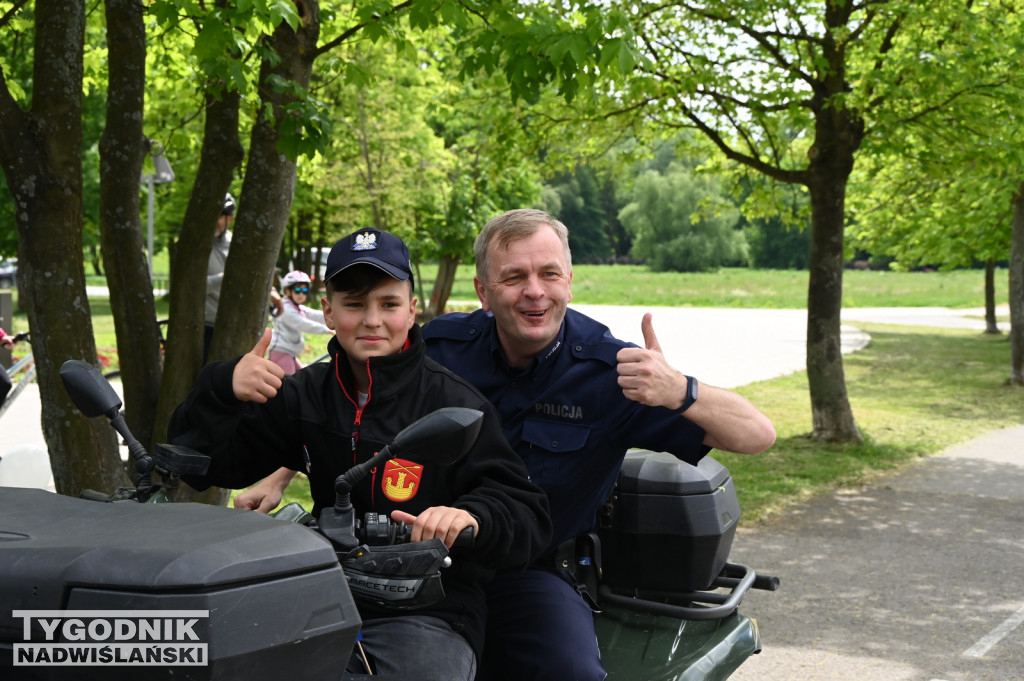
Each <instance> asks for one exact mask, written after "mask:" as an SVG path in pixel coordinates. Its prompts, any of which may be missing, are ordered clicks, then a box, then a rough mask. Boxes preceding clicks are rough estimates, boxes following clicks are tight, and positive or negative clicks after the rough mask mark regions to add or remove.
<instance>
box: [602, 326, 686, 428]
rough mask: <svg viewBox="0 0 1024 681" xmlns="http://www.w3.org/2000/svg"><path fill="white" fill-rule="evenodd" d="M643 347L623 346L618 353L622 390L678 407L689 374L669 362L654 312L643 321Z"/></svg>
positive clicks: (639, 398) (646, 401)
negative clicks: (655, 324)
mask: <svg viewBox="0 0 1024 681" xmlns="http://www.w3.org/2000/svg"><path fill="white" fill-rule="evenodd" d="M640 330H641V331H642V332H643V334H644V345H645V346H646V347H643V348H623V349H621V350H619V353H618V354H617V355H616V356H615V359H616V360H617V361H618V363H619V364H618V366H617V367H616V369H617V371H618V372H619V387H620V388H622V394H623V395H625V396H626V397H628V398H629V399H631V400H634V401H636V402H640V403H641V404H646V405H648V406H651V407H668V408H669V409H678V408H679V407H680V405H681V404H682V402H683V396H684V392H685V390H686V377H685V376H683V375H682V374H681V373H679V372H678V371H676V370H675V369H673V368H672V367H670V366H669V365H668V362H667V361H666V360H665V355H664V354H662V352H661V345H660V344H659V343H658V337H657V336H656V335H655V333H654V323H653V322H652V321H651V313H650V312H648V313H647V314H645V315H644V318H643V320H642V321H641V322H640Z"/></svg>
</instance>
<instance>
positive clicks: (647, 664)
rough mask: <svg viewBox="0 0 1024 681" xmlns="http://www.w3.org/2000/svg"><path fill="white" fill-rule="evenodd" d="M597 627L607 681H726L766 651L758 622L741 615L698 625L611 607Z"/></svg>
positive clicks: (693, 621)
mask: <svg viewBox="0 0 1024 681" xmlns="http://www.w3.org/2000/svg"><path fill="white" fill-rule="evenodd" d="M596 627H597V638H598V641H599V643H600V646H601V659H602V662H603V663H604V667H605V669H606V670H607V671H608V681H637V680H639V679H642V680H643V681H722V680H723V679H727V678H729V676H730V675H731V674H732V673H733V672H734V671H736V669H737V668H738V667H739V666H740V665H741V664H743V662H744V661H745V660H746V659H747V658H748V657H750V656H751V655H753V654H754V653H758V652H760V651H761V637H760V634H759V632H758V629H757V622H756V621H755V620H753V619H751V618H749V617H746V616H744V615H741V614H739V613H733V614H732V615H729V616H728V617H726V618H724V619H720V620H711V621H696V620H680V619H676V618H673V617H663V616H656V615H649V614H646V613H638V612H632V611H629V610H625V609H621V608H616V607H611V608H606V609H605V610H603V611H602V612H601V613H600V614H599V615H597V617H596Z"/></svg>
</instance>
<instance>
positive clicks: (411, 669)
mask: <svg viewBox="0 0 1024 681" xmlns="http://www.w3.org/2000/svg"><path fill="white" fill-rule="evenodd" d="M324 279H325V283H326V286H327V291H326V295H325V297H324V298H323V299H322V300H321V305H322V307H323V310H324V318H325V321H326V323H327V325H328V326H329V327H330V328H331V329H332V330H333V331H334V333H335V338H333V339H331V341H330V342H329V344H328V349H329V351H330V354H331V356H332V359H331V361H330V363H323V362H322V363H317V364H314V365H311V366H308V367H305V368H303V369H301V370H300V371H299V372H298V373H296V374H294V375H292V376H290V377H289V378H288V379H287V380H284V381H282V378H283V372H282V370H281V368H280V367H278V366H277V365H276V364H274V363H273V362H271V361H269V360H267V359H264V358H263V354H264V352H265V351H266V348H267V345H268V343H269V341H270V331H269V329H268V330H266V331H265V332H264V335H263V338H262V339H261V340H260V342H258V343H257V344H256V347H255V348H253V351H252V352H250V353H249V354H247V355H244V356H243V357H241V358H240V359H237V360H234V361H226V362H214V363H212V364H209V365H207V366H206V367H204V368H203V370H202V372H201V373H200V374H199V377H198V378H197V380H196V385H195V386H194V387H193V389H192V392H191V393H190V394H189V395H188V397H187V398H186V399H185V401H184V402H183V403H182V404H181V405H180V406H179V407H178V408H177V410H176V411H175V413H174V415H173V417H172V420H171V425H170V428H169V436H170V439H171V441H172V442H174V443H177V444H183V445H187V446H190V447H192V448H194V449H197V450H199V451H201V452H204V453H206V454H209V455H210V456H211V458H212V461H211V463H210V468H209V471H208V473H207V474H206V475H205V476H203V477H201V478H186V480H187V481H188V482H189V483H190V484H191V485H193V486H196V487H198V488H200V489H203V488H205V487H207V486H209V485H219V486H222V487H231V488H238V487H245V486H247V485H250V484H252V483H254V482H256V481H257V480H260V479H261V478H263V477H265V476H267V475H269V474H270V473H272V472H274V471H275V470H277V469H278V467H281V466H283V467H286V468H289V469H292V470H303V471H305V472H306V473H307V474H308V476H309V481H310V489H311V492H312V496H313V502H314V510H313V513H314V515H316V516H318V515H319V512H320V510H321V509H323V508H325V507H330V506H332V505H333V503H334V498H335V492H334V480H335V478H336V477H337V476H338V475H340V474H342V473H344V472H345V471H346V470H348V469H349V468H350V467H351V466H353V465H355V464H357V463H360V462H363V461H365V460H367V459H369V458H370V457H372V456H374V455H375V454H376V453H377V452H378V451H380V450H381V449H382V448H383V447H384V445H386V444H387V443H389V442H391V440H392V439H393V438H394V436H395V435H396V434H397V433H398V432H399V431H400V430H401V429H402V428H403V427H405V426H406V425H409V424H410V423H412V422H413V421H415V420H417V419H418V418H420V417H422V416H424V415H426V414H428V413H429V412H432V411H434V410H436V409H439V408H441V407H449V406H459V407H470V408H473V409H479V410H480V411H482V412H484V422H483V426H482V428H481V430H480V435H479V437H478V439H477V441H476V444H475V445H474V446H473V448H472V449H471V450H470V452H469V454H468V455H467V456H466V457H465V458H463V459H461V460H460V461H458V462H456V463H454V464H452V465H450V466H440V465H432V464H427V465H420V464H418V463H416V462H414V461H405V460H400V459H396V460H394V461H391V462H388V463H387V464H386V465H384V466H383V467H381V468H383V470H381V469H380V468H378V469H374V472H373V474H371V475H370V476H369V477H368V478H367V479H366V480H364V481H362V482H360V483H357V484H356V486H355V488H354V489H353V490H352V502H353V505H354V507H355V511H356V513H357V517H362V514H363V513H365V512H367V511H375V512H378V513H386V514H389V515H390V516H391V518H392V519H393V520H398V521H404V522H408V523H410V524H411V525H412V526H413V531H412V540H413V541H416V540H418V539H430V538H434V537H437V538H440V539H442V540H443V541H444V542H445V543H446V544H447V545H448V546H451V544H452V542H453V541H454V538H455V537H456V536H457V535H458V533H459V532H460V531H461V530H462V529H464V528H466V527H473V528H474V533H475V539H474V545H473V547H472V548H471V549H465V550H463V551H462V553H461V554H459V553H457V554H454V555H453V564H452V566H451V567H449V568H447V569H445V570H443V571H442V579H443V582H444V588H445V593H446V597H445V599H444V600H443V601H441V602H440V603H437V604H435V605H432V606H427V607H425V608H422V609H419V610H415V611H410V612H402V613H395V612H394V611H387V610H378V609H375V608H372V607H361V608H360V614H361V615H362V618H363V631H362V634H363V646H364V649H365V651H366V652H367V654H368V655H369V656H370V657H371V659H372V660H373V661H374V663H375V665H376V672H377V673H380V674H396V675H402V676H403V678H415V679H467V680H469V679H472V678H473V677H474V675H475V672H476V661H477V658H478V657H479V655H480V652H481V648H482V641H483V630H484V622H485V601H484V595H483V591H482V588H481V584H482V583H483V582H484V581H486V580H488V579H489V578H490V577H491V576H492V575H493V573H494V572H495V571H496V570H518V569H522V568H524V567H526V566H527V565H529V564H530V562H531V561H532V560H533V559H534V558H535V557H536V556H537V554H538V553H539V552H540V551H541V550H542V549H543V548H544V546H545V545H546V543H547V541H548V538H549V535H550V530H551V525H550V520H549V518H548V507H547V498H546V497H545V495H544V493H543V491H541V490H540V488H538V487H537V486H535V485H534V484H533V483H532V482H530V480H529V476H528V474H527V472H526V469H525V467H524V465H523V463H522V461H521V460H520V459H519V457H518V456H517V455H516V454H515V452H514V451H513V450H512V449H511V447H510V446H509V444H508V442H507V441H506V440H505V437H504V435H503V434H502V429H501V423H500V421H499V419H498V415H497V412H496V411H495V409H494V407H493V406H491V404H490V403H489V402H488V401H487V400H486V399H484V398H483V396H481V394H480V393H479V392H478V391H477V390H476V389H475V388H473V387H472V386H470V385H469V384H468V383H467V382H465V381H463V380H462V379H460V378H458V377H457V376H455V375H453V374H452V373H451V372H450V371H448V370H447V369H445V368H443V367H442V366H441V365H439V364H437V363H436V362H434V361H433V360H430V359H429V358H427V357H426V355H425V353H424V346H423V342H422V340H421V338H420V332H419V326H417V325H416V323H415V314H416V298H415V297H413V294H412V292H413V286H412V284H413V278H412V270H411V265H410V262H409V251H408V249H407V248H406V246H405V244H404V242H402V240H401V239H399V238H397V237H395V236H393V235H391V234H388V233H386V232H381V231H378V230H374V229H366V230H361V231H360V232H357V233H354V234H351V235H349V236H348V237H346V238H344V239H342V240H341V241H339V242H338V243H336V244H335V245H334V247H333V248H332V249H331V252H330V255H329V256H328V260H327V268H326V273H325V277H324ZM353 671H357V668H355V667H353Z"/></svg>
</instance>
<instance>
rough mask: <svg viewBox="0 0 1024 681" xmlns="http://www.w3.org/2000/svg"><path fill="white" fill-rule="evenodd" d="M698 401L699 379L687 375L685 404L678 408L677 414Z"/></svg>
mask: <svg viewBox="0 0 1024 681" xmlns="http://www.w3.org/2000/svg"><path fill="white" fill-rule="evenodd" d="M696 401H697V379H696V378H694V377H693V376H687V377H686V399H684V400H683V406H681V407H679V409H676V413H677V414H682V413H683V412H684V411H686V410H687V409H689V408H690V406H691V405H692V404H693V403H694V402H696Z"/></svg>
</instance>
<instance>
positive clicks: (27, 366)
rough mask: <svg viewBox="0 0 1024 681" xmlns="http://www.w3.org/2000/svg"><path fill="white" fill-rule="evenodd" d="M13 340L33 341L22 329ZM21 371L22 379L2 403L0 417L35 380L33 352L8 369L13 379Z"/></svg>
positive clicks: (17, 341)
mask: <svg viewBox="0 0 1024 681" xmlns="http://www.w3.org/2000/svg"><path fill="white" fill-rule="evenodd" d="M11 340H13V341H14V342H15V343H20V342H21V341H25V342H27V343H29V344H30V345H31V343H32V341H31V339H30V338H29V333H28V331H22V332H21V333H18V334H15V335H14V336H12V337H11ZM19 373H21V374H22V376H21V379H20V380H19V381H18V384H17V385H15V386H14V387H13V388H12V389H11V392H10V393H8V394H7V399H5V400H4V402H3V404H0V417H2V416H3V415H4V412H6V411H7V409H8V407H10V406H11V404H13V403H14V398H16V397H17V396H18V395H19V394H20V393H21V391H22V390H24V389H25V386H27V385H28V384H29V383H31V382H32V381H33V380H35V377H36V363H35V359H33V357H32V353H31V352H30V353H28V354H27V355H25V356H24V357H22V358H21V359H19V360H18V361H17V362H15V363H14V364H12V365H11V368H10V369H8V370H7V375H8V376H10V377H11V379H12V380H13V379H14V377H15V376H17V375H18V374H19Z"/></svg>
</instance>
